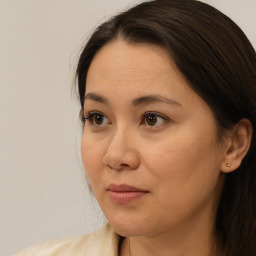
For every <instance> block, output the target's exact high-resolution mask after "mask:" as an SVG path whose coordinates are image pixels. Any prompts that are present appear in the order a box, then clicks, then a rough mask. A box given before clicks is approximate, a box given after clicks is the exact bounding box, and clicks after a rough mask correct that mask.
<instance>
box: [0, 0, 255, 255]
mask: <svg viewBox="0 0 256 256" xmlns="http://www.w3.org/2000/svg"><path fill="white" fill-rule="evenodd" d="M138 2H139V1H138V0H137V1H136V0H135V1H131V0H122V1H121V0H74V1H70V0H44V1H43V0H0V189H1V190H0V191H1V193H0V255H1V256H2V255H9V254H12V253H14V252H16V251H18V250H20V249H21V248H24V247H27V246H28V245H31V244H34V243H38V242H42V241H45V240H51V239H56V238H63V237H70V236H75V235H80V234H84V233H88V232H91V231H93V230H95V229H96V228H98V227H99V226H100V225H101V222H100V221H99V220H98V218H95V213H94V210H92V209H93V207H92V203H91V201H90V199H89V193H88V191H87V189H86V186H85V182H84V175H83V170H82V165H81V160H80V135H81V127H80V123H79V120H78V112H79V105H78V102H77V101H76V99H75V97H72V94H71V87H72V82H73V81H72V80H73V75H74V69H75V64H76V61H77V57H78V53H79V50H80V48H81V46H82V43H83V41H84V40H85V39H86V38H87V36H88V35H89V34H90V33H91V32H92V29H93V28H95V26H96V25H97V24H99V23H100V22H102V21H104V20H105V19H106V18H107V17H109V16H110V15H111V14H113V13H115V12H116V11H118V10H122V9H123V8H124V7H126V6H131V5H133V4H134V3H138ZM205 2H208V3H210V4H212V5H214V6H215V7H217V8H219V9H220V10H222V11H223V12H225V13H226V14H228V15H229V16H230V17H231V18H232V19H234V20H235V21H236V22H237V23H238V24H239V25H240V27H241V28H242V29H243V30H244V31H245V33H246V34H247V36H248V37H249V39H250V40H251V42H252V43H253V44H254V47H255V45H256V33H255V25H256V16H255V13H256V0H243V1H241V0H207V1H205Z"/></svg>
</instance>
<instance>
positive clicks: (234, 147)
mask: <svg viewBox="0 0 256 256" xmlns="http://www.w3.org/2000/svg"><path fill="white" fill-rule="evenodd" d="M252 130H253V129H252V124H251V122H250V121H249V120H248V119H241V120H240V121H239V122H238V123H237V124H236V125H235V126H234V127H233V129H232V131H231V136H230V137H228V141H227V150H226V152H225V156H224V159H223V161H222V163H221V170H222V172H224V173H228V172H232V171H235V170H236V169H237V168H238V167H239V166H240V164H241V162H242V160H243V159H244V157H245V155H246V154H247V152H248V150H249V148H250V145H251V139H252Z"/></svg>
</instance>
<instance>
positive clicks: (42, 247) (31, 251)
mask: <svg viewBox="0 0 256 256" xmlns="http://www.w3.org/2000/svg"><path fill="white" fill-rule="evenodd" d="M118 243H119V236H118V235H117V234H116V233H115V232H114V231H113V229H112V228H111V227H110V225H109V224H106V225H104V226H103V227H102V228H101V229H100V230H98V231H96V232H94V233H92V234H89V235H85V236H80V237H75V238H71V239H62V240H57V241H51V242H47V243H43V244H39V245H36V246H33V247H30V248H28V249H26V250H24V251H22V252H20V253H18V254H15V255H14V256H32V255H33V256H50V255H54V256H68V255H76V256H82V255H83V256H87V255H88V256H105V255H106V256H117V255H118Z"/></svg>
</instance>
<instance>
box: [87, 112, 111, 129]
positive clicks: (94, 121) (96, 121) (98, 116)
mask: <svg viewBox="0 0 256 256" xmlns="http://www.w3.org/2000/svg"><path fill="white" fill-rule="evenodd" d="M84 120H85V122H86V121H87V120H88V121H89V123H90V124H91V125H95V126H104V125H107V124H108V123H109V120H108V118H107V117H106V116H105V115H104V114H102V113H100V112H90V113H88V114H85V115H84Z"/></svg>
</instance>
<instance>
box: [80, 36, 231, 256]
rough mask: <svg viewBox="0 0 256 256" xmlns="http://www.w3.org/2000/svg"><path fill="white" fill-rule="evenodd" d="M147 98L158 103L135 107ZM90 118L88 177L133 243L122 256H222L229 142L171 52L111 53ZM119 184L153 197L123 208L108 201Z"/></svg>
mask: <svg viewBox="0 0 256 256" xmlns="http://www.w3.org/2000/svg"><path fill="white" fill-rule="evenodd" d="M149 95H150V96H154V97H158V98H157V100H152V99H151V100H145V99H144V100H137V101H136V104H134V101H135V100H136V99H139V98H140V99H141V98H142V97H146V96H149ZM95 96H97V97H95ZM162 97H165V98H168V99H169V101H168V102H167V100H166V99H163V98H162ZM84 112H85V116H86V117H87V118H89V120H86V122H85V126H84V132H83V136H82V144H81V152H82V160H83V164H84V168H85V170H86V172H87V175H88V178H89V181H90V184H91V186H92V188H93V191H94V194H95V196H96V199H97V201H98V202H99V205H100V206H101V208H102V210H103V212H104V214H105V216H106V217H107V219H108V221H109V222H110V224H111V226H112V227H113V229H114V230H115V231H116V232H117V233H119V234H120V235H122V236H124V237H127V238H126V239H124V241H123V243H122V246H121V250H120V255H129V254H131V255H140V256H143V255H147V256H149V255H166V256H167V255H168V256H170V255H171V256H178V255H179V256H181V255H190V256H193V255H195V256H198V255H214V254H211V253H212V251H211V248H212V242H213V239H214V221H215V216H216V210H217V205H218V201H219V196H220V193H221V190H222V186H223V181H224V175H223V173H222V170H223V169H225V168H226V167H225V166H226V165H225V164H224V163H226V162H225V161H226V160H227V150H228V148H229V147H230V145H231V144H230V143H231V142H230V141H229V140H227V141H222V142H220V141H219V140H218V136H217V126H216V122H215V119H214V117H213V114H212V111H211V109H210V108H209V107H208V105H207V104H206V102H204V101H203V100H202V99H201V98H200V97H199V96H198V95H197V94H196V93H195V92H194V91H193V90H192V89H191V88H190V87H189V85H188V83H187V82H186V80H185V79H184V77H183V76H182V75H181V73H180V72H179V71H178V70H177V68H176V66H175V65H174V64H173V62H172V61H171V59H170V58H169V56H168V54H167V53H166V51H165V50H164V49H162V48H161V47H158V46H154V45H150V44H136V45H131V44H128V43H127V42H124V41H122V40H118V41H114V42H111V43H109V44H107V45H105V46H104V47H103V48H102V49H101V50H100V51H99V52H98V53H97V54H96V56H95V57H94V59H93V61H92V63H91V65H90V68H89V71H88V75H87V81H86V100H85V103H84ZM95 112H97V113H99V114H100V116H98V118H97V113H96V114H95ZM148 112H153V114H152V113H151V114H148V115H147V117H146V118H145V116H144V115H145V113H146V114H147V113H148ZM99 117H100V118H99ZM152 120H153V121H152ZM112 183H114V184H118V185H119V184H128V185H131V186H135V187H137V188H140V189H143V190H146V191H148V193H147V194H146V195H145V196H143V197H141V198H138V199H136V200H134V201H132V202H130V203H128V204H118V203H115V202H113V201H112V200H111V198H110V196H109V193H108V191H107V187H108V186H109V184H112Z"/></svg>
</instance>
